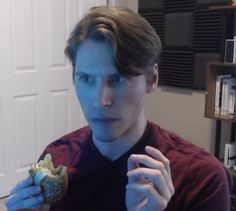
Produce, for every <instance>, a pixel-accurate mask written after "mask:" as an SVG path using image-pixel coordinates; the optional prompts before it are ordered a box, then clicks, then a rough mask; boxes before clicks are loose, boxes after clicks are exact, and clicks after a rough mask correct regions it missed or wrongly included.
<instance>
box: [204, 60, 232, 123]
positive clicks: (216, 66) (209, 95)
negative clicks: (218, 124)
mask: <svg viewBox="0 0 236 211" xmlns="http://www.w3.org/2000/svg"><path fill="white" fill-rule="evenodd" d="M222 74H231V75H232V77H234V78H236V64H233V63H221V62H209V63H208V64H207V87H206V100H205V117H208V118H213V119H216V120H224V121H229V122H232V123H236V115H232V114H230V115H221V114H215V88H216V76H217V75H222Z"/></svg>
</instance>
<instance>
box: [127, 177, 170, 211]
mask: <svg viewBox="0 0 236 211" xmlns="http://www.w3.org/2000/svg"><path fill="white" fill-rule="evenodd" d="M126 189H127V190H130V191H137V192H139V193H140V194H141V193H142V194H144V195H145V197H146V198H147V203H146V205H145V208H146V209H145V210H150V211H156V210H164V209H165V208H166V207H167V202H168V201H167V200H166V199H165V198H163V197H162V196H161V195H160V194H159V193H158V192H157V191H156V190H155V189H154V188H153V186H152V184H151V183H150V182H147V183H146V184H139V183H132V184H128V185H127V186H126Z"/></svg>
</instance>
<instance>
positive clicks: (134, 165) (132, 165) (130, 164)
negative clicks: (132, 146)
mask: <svg viewBox="0 0 236 211" xmlns="http://www.w3.org/2000/svg"><path fill="white" fill-rule="evenodd" d="M138 167H139V165H138V163H137V162H136V161H135V160H134V159H133V154H132V155H130V156H129V158H128V162H127V171H130V170H132V169H136V168H138Z"/></svg>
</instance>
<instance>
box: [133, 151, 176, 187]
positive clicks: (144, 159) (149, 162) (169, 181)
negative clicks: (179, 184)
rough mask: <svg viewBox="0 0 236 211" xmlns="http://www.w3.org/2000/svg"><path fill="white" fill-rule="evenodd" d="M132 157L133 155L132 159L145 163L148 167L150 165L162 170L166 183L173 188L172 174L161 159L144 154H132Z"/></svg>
mask: <svg viewBox="0 0 236 211" xmlns="http://www.w3.org/2000/svg"><path fill="white" fill-rule="evenodd" d="M131 157H132V160H133V161H134V162H136V163H139V164H143V165H145V166H146V167H149V168H152V169H158V170H159V171H161V173H162V174H163V176H164V178H165V182H166V185H168V187H169V188H170V189H171V190H173V184H172V179H171V175H169V174H168V171H167V169H166V167H165V165H164V164H163V163H162V162H161V161H159V160H156V159H154V158H153V157H150V156H148V155H144V154H137V155H132V156H131Z"/></svg>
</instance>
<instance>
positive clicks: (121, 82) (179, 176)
mask: <svg viewBox="0 0 236 211" xmlns="http://www.w3.org/2000/svg"><path fill="white" fill-rule="evenodd" d="M65 52H66V54H67V56H68V57H69V58H70V60H71V61H72V64H73V80H74V84H75V88H76V92H77V95H78V98H79V101H80V104H81V107H82V110H83V112H84V115H85V117H86V119H87V121H88V124H89V126H87V127H84V128H81V129H79V130H77V131H75V132H72V133H70V134H68V135H65V136H64V137H62V138H60V139H59V140H57V141H55V142H53V143H51V144H50V145H49V146H48V147H47V148H46V149H45V151H44V152H43V154H42V156H41V158H42V157H43V156H44V155H45V154H46V153H48V152H49V153H50V154H51V155H52V158H53V162H54V164H55V165H56V166H58V165H60V164H61V165H65V166H67V168H68V174H69V189H68V191H67V194H66V196H65V197H64V198H63V199H61V200H60V201H58V202H57V203H55V204H52V205H51V210H52V211H74V210H76V211H77V210H78V211H95V210H99V211H100V210H101V211H123V210H128V211H163V210H165V211H199V210H205V211H208V210H222V211H223V210H224V211H229V210H230V209H229V190H228V183H227V179H226V175H225V172H224V168H223V166H222V165H221V164H220V163H219V162H218V161H217V160H216V159H215V158H214V157H213V156H212V155H210V154H209V153H207V152H206V151H204V150H203V149H200V148H198V147H196V146H194V145H192V144H191V143H190V142H187V141H185V140H182V139H181V138H180V137H179V136H177V135H175V134H173V133H171V132H168V131H167V130H164V129H162V128H161V127H159V126H158V125H156V124H154V123H151V122H149V121H147V119H146V116H145V102H146V95H147V94H148V93H151V92H153V91H154V90H155V89H156V86H157V81H158V63H159V57H160V52H161V43H160V39H159V37H158V35H157V34H156V32H155V31H154V30H153V28H152V27H151V26H150V24H148V22H147V21H145V20H144V19H143V18H142V17H140V16H139V15H137V14H135V13H134V12H132V11H130V10H128V9H124V8H109V7H99V8H93V9H92V10H91V11H90V12H89V13H88V14H87V15H86V16H85V17H84V18H83V19H82V20H81V21H80V22H79V23H78V25H77V26H76V27H75V29H74V30H73V32H72V34H71V37H70V38H69V40H68V46H67V48H66V51H65ZM42 202H43V198H42V195H41V190H40V188H39V187H37V186H34V185H32V178H31V177H28V178H27V179H26V180H24V181H23V182H21V183H19V184H18V185H17V186H16V187H15V188H14V189H13V190H12V191H11V196H10V197H9V199H8V201H7V207H8V209H9V211H10V210H16V209H17V208H22V207H28V208H32V207H40V205H41V204H42Z"/></svg>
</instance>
